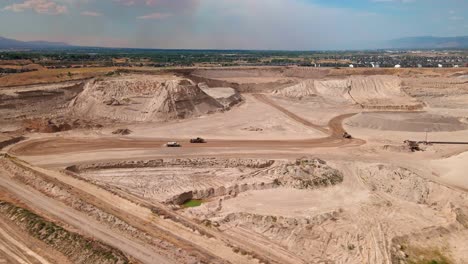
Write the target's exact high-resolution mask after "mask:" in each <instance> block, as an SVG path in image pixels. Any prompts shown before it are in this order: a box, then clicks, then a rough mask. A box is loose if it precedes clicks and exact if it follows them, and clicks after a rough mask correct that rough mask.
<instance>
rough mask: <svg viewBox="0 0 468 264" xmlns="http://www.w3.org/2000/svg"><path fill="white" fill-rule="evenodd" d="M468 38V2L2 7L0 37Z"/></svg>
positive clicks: (279, 42) (133, 0) (259, 42)
mask: <svg viewBox="0 0 468 264" xmlns="http://www.w3.org/2000/svg"><path fill="white" fill-rule="evenodd" d="M427 35H432V36H461V35H468V0H0V36H4V37H10V38H16V39H21V40H49V41H64V42H68V43H71V44H76V45H91V46H111V47H139V48H213V49H288V50H315V49H364V48H376V47H379V45H380V43H382V42H383V41H385V40H389V39H394V38H400V37H408V36H427Z"/></svg>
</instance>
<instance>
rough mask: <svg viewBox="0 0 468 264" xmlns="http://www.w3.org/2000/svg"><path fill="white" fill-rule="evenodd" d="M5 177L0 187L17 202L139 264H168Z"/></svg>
mask: <svg viewBox="0 0 468 264" xmlns="http://www.w3.org/2000/svg"><path fill="white" fill-rule="evenodd" d="M6 173H8V172H5V171H2V176H1V177H0V186H1V187H3V188H5V189H7V190H8V192H10V193H12V194H13V195H14V196H15V197H18V198H19V199H21V201H22V202H24V203H27V204H28V205H29V206H31V207H34V208H35V209H36V210H37V211H42V212H48V213H49V214H51V215H53V216H54V217H56V218H57V219H59V220H60V221H61V222H64V223H67V224H69V225H71V226H73V227H75V228H77V229H79V230H81V231H82V232H83V233H85V234H86V235H87V236H89V237H95V238H97V239H99V240H101V241H103V242H104V243H106V244H108V245H110V246H113V247H115V248H118V249H120V250H122V252H124V253H126V254H129V255H131V256H133V257H135V258H136V259H138V260H139V261H141V262H142V263H172V262H171V261H170V260H169V259H167V258H165V257H163V256H160V255H158V254H157V253H155V252H154V250H153V249H152V248H151V247H148V246H147V245H142V244H139V243H136V242H134V241H132V239H130V238H128V237H126V236H124V235H122V234H119V233H116V232H114V231H113V230H111V229H109V228H107V227H105V226H103V225H102V224H101V223H99V222H97V221H94V220H92V219H90V218H89V216H87V215H85V214H84V213H81V212H78V211H76V210H74V209H72V208H69V207H67V206H65V205H64V204H63V203H60V202H58V201H56V200H54V199H52V198H49V197H46V196H45V195H43V194H41V193H40V192H38V191H36V190H34V189H32V188H30V187H29V186H25V185H23V184H20V183H18V182H16V181H14V180H12V179H11V178H10V177H8V176H6V175H5V174H6Z"/></svg>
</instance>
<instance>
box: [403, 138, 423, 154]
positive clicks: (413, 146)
mask: <svg viewBox="0 0 468 264" xmlns="http://www.w3.org/2000/svg"><path fill="white" fill-rule="evenodd" d="M404 143H405V144H406V146H408V148H409V150H410V151H411V152H416V151H422V149H421V148H420V147H419V142H416V141H412V140H405V141H404Z"/></svg>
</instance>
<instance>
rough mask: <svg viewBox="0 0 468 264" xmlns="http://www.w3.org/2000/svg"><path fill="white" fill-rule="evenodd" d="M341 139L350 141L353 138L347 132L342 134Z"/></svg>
mask: <svg viewBox="0 0 468 264" xmlns="http://www.w3.org/2000/svg"><path fill="white" fill-rule="evenodd" d="M343 138H347V139H352V138H353V137H352V136H351V135H350V134H348V132H344V133H343Z"/></svg>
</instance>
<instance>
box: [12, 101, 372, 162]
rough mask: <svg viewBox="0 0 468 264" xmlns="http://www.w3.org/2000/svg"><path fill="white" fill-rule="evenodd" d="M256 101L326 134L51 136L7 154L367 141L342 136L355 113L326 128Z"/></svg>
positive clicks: (329, 144) (337, 144)
mask: <svg viewBox="0 0 468 264" xmlns="http://www.w3.org/2000/svg"><path fill="white" fill-rule="evenodd" d="M254 97H255V98H257V99H259V101H261V102H263V103H265V104H268V105H270V106H272V107H273V108H275V109H277V110H279V111H281V112H282V113H284V114H286V115H287V116H288V117H290V118H291V119H293V120H295V121H297V122H299V123H301V124H303V125H305V126H307V127H310V128H313V129H316V130H319V131H321V132H323V133H326V134H327V135H328V136H327V137H324V138H315V139H300V140H281V139H278V140H222V139H213V140H210V139H208V140H207V141H208V143H206V144H190V143H189V140H187V139H174V138H172V139H167V138H154V139H147V138H145V139H143V138H117V137H101V138H73V137H69V138H64V137H61V138H59V137H54V138H46V139H37V140H30V141H25V142H23V143H20V144H17V145H16V146H14V147H12V148H11V149H10V150H9V153H11V154H14V155H22V156H36V155H47V154H63V153H71V152H79V151H93V150H104V149H155V148H162V147H163V146H164V144H165V143H167V142H168V141H178V142H180V143H182V145H183V148H226V147H230V148H254V149H262V148H264V149H267V150H278V149H288V148H320V147H322V148H333V147H342V146H360V145H363V144H365V143H366V142H365V141H364V140H361V139H354V138H353V139H346V138H343V137H342V135H343V133H344V132H345V130H344V128H343V125H342V123H343V120H345V119H347V118H350V117H352V116H354V115H356V113H350V114H343V115H339V116H336V117H334V118H332V119H331V120H330V121H329V123H328V129H326V128H324V127H322V126H319V125H316V124H313V123H312V122H310V121H308V120H305V119H304V118H302V117H300V116H298V115H296V114H294V113H292V112H290V111H289V110H287V109H285V108H283V107H281V106H279V105H277V104H276V103H275V102H273V101H272V100H271V99H269V98H268V97H266V96H265V95H262V94H254Z"/></svg>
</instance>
